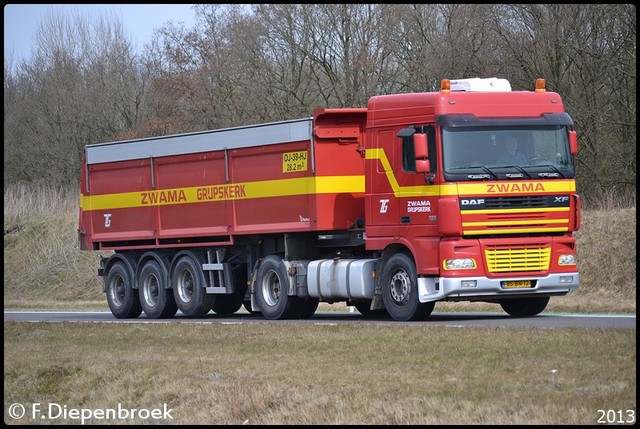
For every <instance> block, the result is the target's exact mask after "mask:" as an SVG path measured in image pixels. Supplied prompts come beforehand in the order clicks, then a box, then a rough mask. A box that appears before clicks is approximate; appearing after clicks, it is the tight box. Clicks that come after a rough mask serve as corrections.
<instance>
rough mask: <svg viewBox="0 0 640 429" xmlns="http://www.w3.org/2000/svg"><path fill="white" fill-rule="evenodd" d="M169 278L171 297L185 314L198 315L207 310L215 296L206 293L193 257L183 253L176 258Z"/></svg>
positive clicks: (201, 276)
mask: <svg viewBox="0 0 640 429" xmlns="http://www.w3.org/2000/svg"><path fill="white" fill-rule="evenodd" d="M171 280H172V281H171V283H172V285H173V297H174V299H175V301H176V304H177V306H178V309H179V310H180V311H181V312H182V313H183V314H184V315H185V316H187V317H198V316H203V315H205V314H207V313H208V312H209V310H210V309H211V304H212V301H213V300H214V298H215V297H214V296H213V295H209V294H207V291H206V290H205V285H206V283H205V280H204V274H203V272H202V269H201V267H200V264H198V262H196V261H195V260H194V258H193V257H191V256H189V255H185V256H183V257H181V258H180V259H179V260H178V262H177V263H176V264H175V266H174V267H173V274H172V277H171Z"/></svg>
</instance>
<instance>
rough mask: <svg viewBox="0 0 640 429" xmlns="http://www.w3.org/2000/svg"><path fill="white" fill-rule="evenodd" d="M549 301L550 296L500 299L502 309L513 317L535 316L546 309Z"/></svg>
mask: <svg viewBox="0 0 640 429" xmlns="http://www.w3.org/2000/svg"><path fill="white" fill-rule="evenodd" d="M548 303H549V297H548V296H546V297H542V298H515V299H504V300H502V301H500V306H501V307H502V309H503V310H504V311H505V312H506V313H507V314H508V315H509V316H512V317H527V316H535V315H537V314H540V313H542V312H543V311H544V309H545V308H546V307H547V304H548Z"/></svg>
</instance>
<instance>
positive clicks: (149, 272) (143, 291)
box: [138, 260, 178, 319]
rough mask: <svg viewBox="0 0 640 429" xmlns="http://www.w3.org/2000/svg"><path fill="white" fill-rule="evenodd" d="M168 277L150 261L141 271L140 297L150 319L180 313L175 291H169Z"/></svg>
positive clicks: (156, 264) (139, 281)
mask: <svg viewBox="0 0 640 429" xmlns="http://www.w3.org/2000/svg"><path fill="white" fill-rule="evenodd" d="M167 280H168V278H167V276H166V275H165V274H164V272H163V270H162V269H161V268H160V265H159V264H158V263H157V262H156V261H154V260H149V261H147V262H146V263H145V264H144V267H142V271H140V278H139V280H138V295H139V297H140V305H142V311H144V314H145V315H146V316H147V317H148V318H150V319H166V318H169V317H173V316H174V315H175V314H176V312H177V311H178V306H177V305H176V300H175V299H174V297H173V291H171V289H167Z"/></svg>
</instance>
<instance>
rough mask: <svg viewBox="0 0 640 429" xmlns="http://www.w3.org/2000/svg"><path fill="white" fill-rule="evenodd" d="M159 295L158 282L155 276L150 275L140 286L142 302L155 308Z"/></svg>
mask: <svg viewBox="0 0 640 429" xmlns="http://www.w3.org/2000/svg"><path fill="white" fill-rule="evenodd" d="M159 295H160V282H159V281H158V278H157V277H156V276H154V275H153V274H150V275H148V276H147V278H145V279H144V282H143V285H142V297H143V299H144V302H145V303H146V304H147V305H148V306H150V307H155V306H156V305H157V304H158V299H159Z"/></svg>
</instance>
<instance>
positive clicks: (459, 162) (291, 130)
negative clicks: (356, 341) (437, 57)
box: [78, 79, 580, 320]
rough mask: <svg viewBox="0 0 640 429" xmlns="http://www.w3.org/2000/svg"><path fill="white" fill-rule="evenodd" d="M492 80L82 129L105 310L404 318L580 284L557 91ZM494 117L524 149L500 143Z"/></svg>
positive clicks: (526, 305)
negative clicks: (328, 305) (230, 118)
mask: <svg viewBox="0 0 640 429" xmlns="http://www.w3.org/2000/svg"><path fill="white" fill-rule="evenodd" d="M445 84H446V85H448V84H450V82H449V81H446V80H445V81H443V85H445ZM504 84H505V83H504V81H502V80H496V79H492V80H488V81H485V80H478V81H475V80H463V81H454V82H452V85H453V86H454V89H455V87H456V86H459V87H460V89H462V90H461V91H455V90H454V91H451V90H450V88H447V87H445V86H443V89H442V90H441V91H439V92H431V93H416V94H398V95H384V96H376V97H372V98H371V99H370V101H369V103H368V106H367V108H352V109H316V111H315V112H314V114H313V117H311V118H307V119H300V120H294V121H284V122H277V123H270V124H259V125H253V126H246V127H237V128H229V129H223V130H216V131H207V132H200V133H189V134H180V135H172V136H165V137H157V138H148V139H139V140H131V141H121V142H113V143H105V144H97V145H89V146H87V147H86V150H85V154H84V162H83V165H84V168H83V171H82V175H81V176H82V178H81V180H82V181H81V206H80V219H79V227H78V232H79V239H80V245H81V248H82V249H85V250H112V251H114V253H113V255H112V256H111V257H109V258H104V259H103V260H102V263H101V268H100V270H99V274H100V275H102V276H104V278H105V292H106V293H107V299H108V302H109V305H110V308H111V309H112V312H113V313H114V314H115V315H116V316H117V317H137V316H138V315H139V314H140V313H141V312H142V311H144V312H145V315H146V316H147V317H152V318H159V317H171V316H172V315H173V314H175V313H176V311H177V310H178V309H179V310H180V311H182V312H183V313H184V314H186V315H188V316H197V315H200V314H203V313H206V312H208V311H209V310H211V309H213V311H214V312H216V313H219V314H228V313H233V312H235V311H237V310H238V309H239V308H240V307H241V306H242V304H244V305H245V307H246V308H247V309H248V310H249V311H252V312H260V313H262V314H263V315H264V316H265V317H267V318H271V319H281V318H288V317H310V316H311V315H312V314H313V313H314V311H315V309H316V307H317V305H318V302H320V301H326V302H336V301H346V302H347V303H349V304H351V305H355V306H356V308H357V309H358V310H359V311H360V312H362V313H363V314H371V313H380V312H382V313H384V312H388V313H389V314H390V315H391V316H392V317H393V318H394V319H396V320H416V319H421V318H425V317H427V316H428V315H429V314H430V313H431V311H432V309H433V304H434V303H435V302H436V301H441V300H471V301H474V300H481V301H487V302H497V303H500V304H501V305H502V307H503V308H504V309H505V311H507V312H508V313H509V314H512V315H518V316H522V315H535V314H538V313H539V312H540V311H542V310H543V309H544V307H545V306H546V303H547V302H548V299H549V297H550V296H553V295H563V294H566V293H568V292H570V291H572V290H575V289H576V288H577V287H578V273H577V266H576V262H575V240H574V238H573V236H572V232H573V231H575V230H577V229H578V228H579V209H580V207H579V198H578V196H577V194H576V192H575V168H574V159H573V157H574V155H575V153H576V150H577V143H576V139H575V131H573V129H572V126H573V123H572V122H571V119H570V118H569V116H568V115H567V114H566V113H565V111H564V107H563V105H562V101H561V99H560V97H559V95H558V94H556V93H549V92H546V91H545V90H544V88H543V87H541V88H538V89H537V91H536V92H529V91H510V88H508V89H505V88H504ZM478 85H480V86H482V85H485V86H486V85H489V87H488V88H481V89H480V91H478V92H476V90H475V86H478ZM507 85H508V83H507ZM507 135H509V136H518V137H519V138H521V140H522V143H521V146H520V149H519V150H520V152H521V153H522V154H523V156H526V157H527V159H528V160H529V161H527V162H526V164H522V165H510V164H509V163H499V162H498V161H497V159H498V158H499V156H500V154H499V151H500V150H501V149H502V146H501V144H500V141H501V139H502V138H503V137H505V136H507ZM465 158H466V160H464V159H465ZM541 159H542V160H543V161H542V162H539V161H536V160H541Z"/></svg>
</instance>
